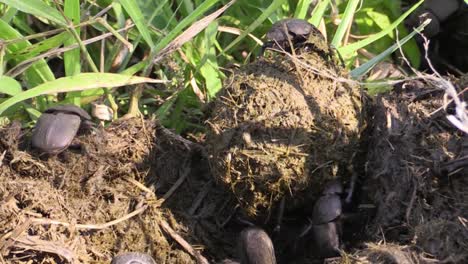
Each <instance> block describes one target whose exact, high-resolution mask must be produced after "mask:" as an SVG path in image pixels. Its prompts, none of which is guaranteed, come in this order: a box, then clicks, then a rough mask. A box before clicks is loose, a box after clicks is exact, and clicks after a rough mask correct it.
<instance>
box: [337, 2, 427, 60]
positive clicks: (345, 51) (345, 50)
mask: <svg viewBox="0 0 468 264" xmlns="http://www.w3.org/2000/svg"><path fill="white" fill-rule="evenodd" d="M423 2H424V1H423V0H421V1H419V2H418V3H416V4H415V5H414V6H413V7H411V8H410V9H409V10H408V11H406V12H405V13H404V14H403V15H401V16H400V17H399V18H398V19H397V20H395V22H393V23H392V24H391V26H390V27H388V28H387V29H385V30H382V31H380V32H379V33H376V34H374V35H372V36H370V37H368V38H366V39H363V40H361V41H358V42H354V43H352V44H349V45H346V46H344V47H340V48H338V51H339V52H340V54H341V56H343V57H345V58H346V57H349V56H351V55H352V54H353V53H354V52H356V51H357V50H358V49H360V48H363V47H365V46H367V45H369V44H370V43H372V42H374V41H376V40H378V39H379V38H381V37H383V36H385V35H387V34H388V33H390V32H392V30H394V29H395V28H396V27H397V26H398V25H399V24H400V23H401V22H403V20H404V19H405V18H406V17H407V16H408V15H409V14H411V13H412V12H413V11H414V10H415V9H416V8H417V7H418V6H419V5H421V4H422V3H423Z"/></svg>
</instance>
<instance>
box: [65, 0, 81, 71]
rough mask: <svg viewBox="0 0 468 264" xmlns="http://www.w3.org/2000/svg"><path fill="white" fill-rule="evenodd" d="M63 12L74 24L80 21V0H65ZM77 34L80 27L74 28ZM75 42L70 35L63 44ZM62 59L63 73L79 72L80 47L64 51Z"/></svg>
mask: <svg viewBox="0 0 468 264" xmlns="http://www.w3.org/2000/svg"><path fill="white" fill-rule="evenodd" d="M64 5H65V6H64V10H63V11H64V13H65V15H66V16H67V17H68V18H69V19H70V20H71V21H72V22H73V24H74V25H77V24H79V23H80V0H65V4H64ZM76 32H77V33H78V35H79V34H80V29H79V28H76ZM74 43H76V41H75V40H74V39H73V37H72V36H69V38H68V39H67V40H66V41H65V46H68V45H72V44H74ZM63 61H64V65H65V74H66V75H67V76H72V75H75V74H78V73H80V72H81V63H80V49H74V50H69V51H66V52H65V53H64V54H63Z"/></svg>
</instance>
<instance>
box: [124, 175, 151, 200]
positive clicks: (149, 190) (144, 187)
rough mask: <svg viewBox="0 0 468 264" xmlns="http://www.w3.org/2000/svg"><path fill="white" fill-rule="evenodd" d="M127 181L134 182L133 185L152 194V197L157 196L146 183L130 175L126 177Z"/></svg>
mask: <svg viewBox="0 0 468 264" xmlns="http://www.w3.org/2000/svg"><path fill="white" fill-rule="evenodd" d="M125 180H126V181H128V182H130V183H132V184H133V185H135V186H136V187H138V188H139V189H141V190H142V191H144V192H146V193H148V194H150V195H151V196H152V197H155V196H156V195H155V194H154V192H153V191H152V190H151V189H149V188H148V187H146V186H145V185H143V184H141V183H140V182H138V181H136V180H134V179H131V178H129V177H126V178H125Z"/></svg>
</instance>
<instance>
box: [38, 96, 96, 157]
mask: <svg viewBox="0 0 468 264" xmlns="http://www.w3.org/2000/svg"><path fill="white" fill-rule="evenodd" d="M92 124H93V123H92V122H91V116H90V115H89V114H88V113H87V112H86V111H85V110H83V109H81V108H79V107H77V106H75V105H59V106H54V107H50V108H48V109H47V110H45V111H44V113H43V114H42V115H41V116H40V117H39V120H37V123H36V127H35V129H34V131H33V135H32V146H33V147H35V148H37V149H39V150H40V151H42V152H44V153H48V154H58V153H60V152H62V151H64V150H65V149H66V148H67V147H68V146H69V145H70V143H71V142H72V140H73V139H74V137H75V136H76V134H77V133H78V130H79V129H80V128H83V129H84V128H89V127H90V126H92Z"/></svg>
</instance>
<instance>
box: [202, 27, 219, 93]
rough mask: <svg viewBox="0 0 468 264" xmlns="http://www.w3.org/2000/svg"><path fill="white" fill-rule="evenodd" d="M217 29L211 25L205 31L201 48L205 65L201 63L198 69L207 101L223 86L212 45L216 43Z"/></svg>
mask: <svg viewBox="0 0 468 264" xmlns="http://www.w3.org/2000/svg"><path fill="white" fill-rule="evenodd" d="M217 28H218V27H217V24H215V23H213V24H212V25H210V26H208V27H207V28H206V30H205V34H204V36H205V39H204V47H203V52H205V54H204V55H203V57H204V58H203V59H202V60H206V63H203V65H202V66H201V67H200V73H201V75H202V76H203V78H204V79H205V84H206V90H207V92H208V98H209V99H211V98H214V97H215V95H216V93H217V92H219V90H221V88H222V86H223V83H222V81H221V76H220V75H219V73H220V72H219V68H218V62H217V60H216V49H215V47H214V45H213V43H214V42H215V41H216V33H217V31H218V29H217Z"/></svg>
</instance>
